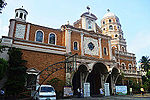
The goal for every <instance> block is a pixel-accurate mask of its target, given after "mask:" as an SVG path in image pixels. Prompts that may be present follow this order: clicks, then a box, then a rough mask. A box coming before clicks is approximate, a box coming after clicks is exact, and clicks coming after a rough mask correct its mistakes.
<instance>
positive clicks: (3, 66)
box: [0, 58, 8, 79]
mask: <svg viewBox="0 0 150 100" xmlns="http://www.w3.org/2000/svg"><path fill="white" fill-rule="evenodd" d="M7 67H8V63H7V61H6V60H5V59H3V58H0V79H2V78H3V77H4V75H5V73H6V71H7Z"/></svg>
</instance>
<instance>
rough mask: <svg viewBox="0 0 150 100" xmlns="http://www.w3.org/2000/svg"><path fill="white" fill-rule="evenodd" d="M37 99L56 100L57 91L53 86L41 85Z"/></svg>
mask: <svg viewBox="0 0 150 100" xmlns="http://www.w3.org/2000/svg"><path fill="white" fill-rule="evenodd" d="M35 98H36V99H37V100H56V93H55V89H54V88H53V86H51V85H41V86H40V88H39V91H38V92H37V93H36V95H35Z"/></svg>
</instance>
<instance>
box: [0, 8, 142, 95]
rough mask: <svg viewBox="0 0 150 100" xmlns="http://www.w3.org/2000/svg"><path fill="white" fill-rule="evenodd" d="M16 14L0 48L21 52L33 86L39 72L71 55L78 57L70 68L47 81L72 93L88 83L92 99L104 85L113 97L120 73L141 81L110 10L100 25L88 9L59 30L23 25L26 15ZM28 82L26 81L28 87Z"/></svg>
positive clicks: (58, 72) (134, 59)
mask: <svg viewBox="0 0 150 100" xmlns="http://www.w3.org/2000/svg"><path fill="white" fill-rule="evenodd" d="M15 13H16V16H15V18H14V19H10V26H9V33H8V36H3V37H2V43H1V44H2V45H7V46H10V47H11V46H12V47H17V48H21V50H22V52H23V59H25V60H27V61H28V62H27V65H26V66H27V68H28V70H27V73H28V74H29V77H33V78H35V79H36V81H35V82H34V84H35V85H36V84H37V81H39V79H40V77H41V76H40V75H38V73H39V72H40V71H42V70H44V69H45V68H47V67H48V66H49V65H51V64H54V63H56V62H59V61H63V60H65V59H66V58H67V57H69V56H71V55H74V54H78V55H77V56H76V60H75V62H74V63H73V65H70V64H67V63H65V64H63V65H62V66H63V69H60V70H58V71H56V72H55V73H53V74H52V75H50V76H49V78H48V79H53V78H55V77H57V78H59V79H61V80H63V81H64V82H65V83H66V84H68V85H72V86H73V90H74V93H76V91H77V89H78V88H79V87H81V88H83V84H84V83H85V82H89V83H90V91H91V94H93V95H95V94H99V89H100V88H104V83H109V84H110V91H111V93H113V92H114V88H115V85H116V83H117V79H118V77H119V75H120V74H121V73H124V77H125V79H126V80H127V79H128V78H130V77H132V78H134V79H135V80H136V81H137V82H139V81H141V76H140V75H139V74H138V73H137V71H136V57H135V54H133V53H129V52H127V45H126V40H125V39H124V37H123V31H122V29H121V24H120V21H119V18H118V17H117V16H116V15H115V14H114V13H112V12H110V11H109V10H108V11H107V13H106V14H105V15H104V16H103V18H102V20H101V25H98V24H97V23H96V21H97V17H96V16H95V15H94V14H92V13H91V12H90V9H89V8H88V11H87V12H85V13H83V14H82V15H81V18H80V19H79V20H77V21H75V22H74V24H73V25H70V24H69V23H68V24H66V25H62V26H61V28H60V29H53V28H49V27H45V26H41V25H36V24H32V23H29V22H26V17H27V15H28V12H27V11H26V10H25V9H23V8H19V9H16V10H15ZM55 68H57V66H55ZM30 81H31V79H30V80H27V85H28V84H29V83H30ZM28 82H29V83H28ZM125 84H127V83H125Z"/></svg>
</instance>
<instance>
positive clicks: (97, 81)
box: [72, 62, 119, 95]
mask: <svg viewBox="0 0 150 100" xmlns="http://www.w3.org/2000/svg"><path fill="white" fill-rule="evenodd" d="M88 69H89V68H87V66H86V65H84V64H82V65H79V67H78V70H77V71H76V72H75V73H74V75H73V78H72V86H73V91H74V95H76V94H77V89H78V88H84V87H83V86H84V83H86V82H88V83H90V94H91V95H98V94H100V90H99V89H100V88H103V89H104V83H106V82H107V83H109V84H110V92H111V94H112V93H113V89H114V87H115V83H116V80H117V78H118V76H119V70H118V69H117V68H115V67H114V68H112V70H111V69H110V68H108V67H107V66H106V65H105V64H103V63H101V62H98V63H96V64H94V65H93V66H92V70H88Z"/></svg>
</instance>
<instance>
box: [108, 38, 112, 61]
mask: <svg viewBox="0 0 150 100" xmlns="http://www.w3.org/2000/svg"><path fill="white" fill-rule="evenodd" d="M108 44H109V55H110V60H111V59H112V49H111V42H110V40H108Z"/></svg>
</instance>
